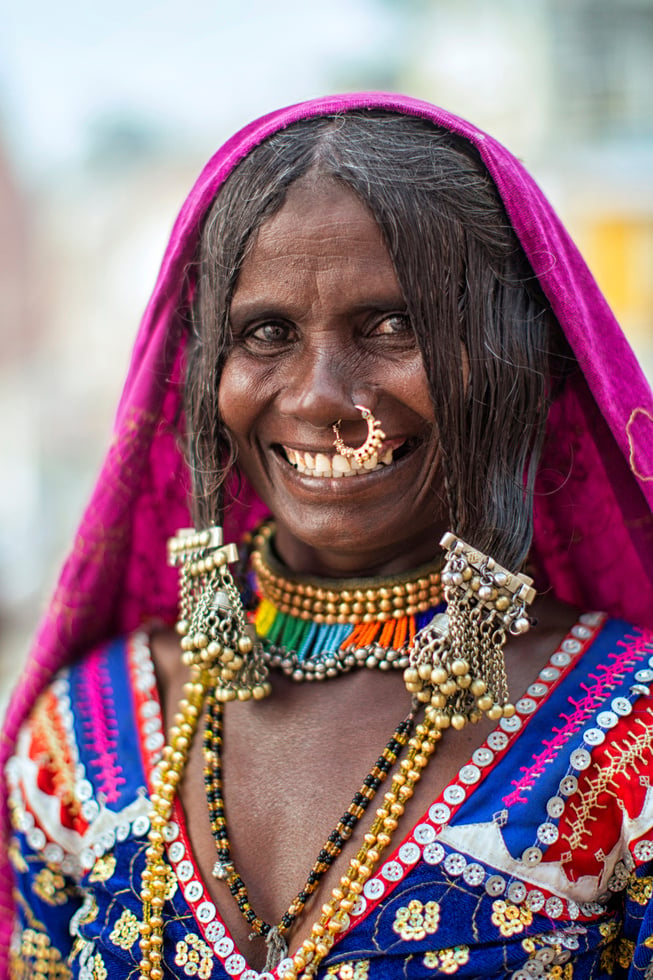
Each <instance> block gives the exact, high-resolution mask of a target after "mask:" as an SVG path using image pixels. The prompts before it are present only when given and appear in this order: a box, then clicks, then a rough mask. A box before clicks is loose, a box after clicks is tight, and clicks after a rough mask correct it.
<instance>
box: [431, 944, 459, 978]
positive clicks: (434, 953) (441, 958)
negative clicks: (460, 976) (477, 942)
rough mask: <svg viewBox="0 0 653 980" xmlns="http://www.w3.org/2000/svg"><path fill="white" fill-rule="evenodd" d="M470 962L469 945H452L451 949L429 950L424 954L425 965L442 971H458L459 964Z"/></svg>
mask: <svg viewBox="0 0 653 980" xmlns="http://www.w3.org/2000/svg"><path fill="white" fill-rule="evenodd" d="M468 962H469V946H452V947H451V948H450V949H433V950H429V952H428V953H426V954H425V956H424V966H428V967H429V969H431V970H439V971H440V972H441V973H457V972H458V967H459V966H464V965H465V963H468Z"/></svg>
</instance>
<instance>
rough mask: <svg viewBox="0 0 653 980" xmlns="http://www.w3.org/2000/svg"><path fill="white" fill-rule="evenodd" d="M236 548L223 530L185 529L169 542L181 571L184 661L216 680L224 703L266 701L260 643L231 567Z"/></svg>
mask: <svg viewBox="0 0 653 980" xmlns="http://www.w3.org/2000/svg"><path fill="white" fill-rule="evenodd" d="M237 559H238V550H237V548H236V546H235V545H234V544H228V545H223V543H222V528H220V527H211V528H207V529H205V530H203V531H196V530H195V529H194V528H185V529H183V530H181V531H178V532H177V534H176V535H175V537H173V538H170V540H169V541H168V561H169V564H171V565H174V566H176V567H178V568H179V572H180V578H179V620H178V622H177V625H176V630H177V633H179V635H180V636H181V648H182V650H183V658H184V663H186V664H188V665H189V666H190V665H192V664H201V665H202V666H204V667H205V668H207V669H208V670H209V671H210V672H211V675H212V676H213V678H214V680H215V684H216V698H217V699H218V700H219V701H233V700H235V699H238V700H239V701H247V700H249V699H250V698H254V699H255V700H260V699H261V698H264V697H266V695H268V694H269V693H270V691H271V687H270V683H269V681H268V671H267V667H266V666H265V663H264V662H263V653H262V650H261V647H260V644H258V642H257V641H256V640H255V639H254V638H253V637H252V636H251V635H250V633H249V630H248V626H247V621H246V618H245V610H244V609H243V605H242V602H241V599H240V594H239V592H238V589H237V588H236V584H235V582H234V580H233V577H232V575H231V572H230V571H229V564H230V563H231V562H234V561H237Z"/></svg>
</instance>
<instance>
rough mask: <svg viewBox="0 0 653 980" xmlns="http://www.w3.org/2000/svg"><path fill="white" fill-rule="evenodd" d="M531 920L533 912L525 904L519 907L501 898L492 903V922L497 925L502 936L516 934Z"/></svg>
mask: <svg viewBox="0 0 653 980" xmlns="http://www.w3.org/2000/svg"><path fill="white" fill-rule="evenodd" d="M532 921H533V913H532V912H531V910H530V909H529V908H527V907H526V906H523V907H522V908H520V907H519V906H518V905H513V904H512V902H504V900H503V899H499V900H498V901H496V902H493V903H492V922H493V923H494V925H495V926H498V928H499V931H500V933H501V935H502V936H506V937H507V936H516V935H517V934H518V933H520V932H523V931H524V926H529V925H530V924H531V922H532Z"/></svg>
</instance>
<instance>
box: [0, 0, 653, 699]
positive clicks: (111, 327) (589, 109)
mask: <svg viewBox="0 0 653 980" xmlns="http://www.w3.org/2000/svg"><path fill="white" fill-rule="evenodd" d="M369 4H370V5H371V6H372V7H373V8H374V12H375V17H376V20H377V21H378V23H379V24H385V28H386V29H385V31H379V39H380V40H379V42H378V47H377V48H374V49H373V50H371V49H369V48H366V49H365V52H364V53H361V52H362V51H363V45H362V44H361V45H359V46H358V47H359V48H360V51H359V52H357V53H354V52H355V51H356V48H357V45H356V44H353V43H352V40H351V38H348V39H347V44H346V50H343V51H338V50H335V49H333V44H332V43H331V47H330V48H329V49H328V50H327V49H325V55H324V61H323V62H322V63H321V64H320V65H319V66H317V69H316V71H317V76H316V77H318V78H319V85H320V89H321V90H324V89H327V88H329V87H330V88H331V89H332V90H340V91H343V90H346V89H351V90H355V89H366V88H389V89H395V90H399V91H407V92H410V93H411V94H414V95H417V96H421V97H423V98H426V99H428V100H429V101H433V102H435V103H438V104H441V105H445V106H446V107H447V108H449V109H451V110H452V111H454V112H458V113H460V114H461V115H463V116H466V117H468V118H470V119H472V120H473V121H474V122H476V123H477V124H479V125H481V126H482V127H484V128H486V129H487V130H488V131H490V132H491V133H493V135H496V136H498V137H499V138H500V139H502V140H503V141H504V142H505V143H506V144H507V145H508V146H509V147H510V148H511V149H512V150H513V152H515V153H516V154H517V155H518V156H520V157H522V158H524V160H525V162H526V164H527V166H528V168H529V169H530V170H531V171H532V172H533V173H534V175H535V176H536V178H537V179H538V180H539V181H540V183H541V184H542V186H543V187H544V189H545V191H546V192H547V193H548V194H549V196H550V198H551V199H552V201H553V203H554V205H555V206H556V208H557V209H558V211H559V212H560V214H561V217H562V218H563V220H564V221H565V223H566V224H567V226H568V227H569V228H570V230H571V231H572V234H573V235H574V237H575V238H576V239H577V241H578V243H579V245H580V246H581V250H582V251H583V252H584V254H585V255H586V258H587V259H588V261H589V265H590V267H591V268H592V270H593V271H594V273H595V275H596V277H597V279H598V281H599V284H600V285H601V286H602V288H603V289H604V291H605V293H606V295H607V297H608V300H609V301H610V303H611V304H612V306H613V308H614V310H615V312H616V313H617V316H618V318H619V319H620V320H621V322H622V323H623V325H624V327H625V329H626V332H627V333H628V334H629V336H630V337H631V340H632V342H633V344H634V346H635V347H636V349H637V351H638V353H639V356H640V358H641V360H642V362H643V364H644V365H645V367H646V369H647V370H648V372H649V374H650V376H651V377H653V185H652V181H651V174H652V173H653V100H652V99H651V95H650V93H651V92H653V0H573V2H569V0H532V2H529V3H528V4H526V3H524V2H523V0H494V2H493V3H492V4H487V3H485V2H484V0H369ZM282 6H283V4H282ZM191 21H192V18H191ZM384 39H385V40H384ZM174 43H175V44H180V43H183V39H182V38H181V37H180V38H177V37H175V38H174ZM266 45H267V48H266V50H268V52H269V54H268V57H269V58H270V59H271V63H270V71H271V73H272V74H271V76H270V77H272V75H273V73H274V70H275V68H276V65H275V64H274V59H275V58H276V53H275V45H274V42H273V39H272V41H270V40H269V39H267V38H266ZM297 50H298V51H299V50H301V45H299V44H298V46H297ZM311 50H314V47H313V48H312V49H311ZM161 64H162V65H163V67H164V69H165V70H166V71H167V70H169V65H168V64H167V62H166V57H165V53H164V52H162V53H161ZM218 70H219V68H216V71H218ZM242 70H243V71H246V70H247V65H245V67H244V68H243V69H242ZM325 78H330V79H331V82H330V84H327V85H325V84H324V79H325ZM238 81H239V80H238V79H235V80H232V82H231V85H232V89H233V91H236V90H237V87H238V85H237V83H238ZM216 85H217V83H216ZM312 94H316V92H315V91H313V90H311V91H308V92H307V91H305V90H304V89H301V88H300V89H299V90H294V89H293V91H292V94H291V95H290V96H289V97H287V98H285V101H288V102H290V101H294V100H297V99H301V98H303V97H304V96H306V95H312ZM268 97H269V96H268V93H267V92H261V93H260V107H259V103H257V108H255V109H254V110H252V112H251V113H250V112H249V110H248V114H251V115H253V114H256V112H257V111H260V112H263V111H266V110H267V109H268V108H270V107H271V106H270V105H269V104H268V103H267V101H266V100H267V98H268ZM206 100H207V102H206V105H207V112H206V118H207V119H208V118H211V119H212V120H213V121H214V123H213V124H212V125H213V130H212V131H211V132H207V131H205V132H203V133H201V134H199V135H198V138H197V139H196V140H195V141H194V142H193V141H191V140H188V139H187V138H185V137H183V136H180V135H179V134H175V132H174V131H167V132H165V133H163V132H161V131H157V130H156V129H154V128H153V124H152V122H151V120H150V118H149V117H147V118H145V117H143V116H139V115H138V114H134V113H131V114H130V113H128V112H125V111H122V112H120V113H118V112H111V113H109V114H107V112H106V102H105V105H104V107H103V109H102V111H99V110H98V113H97V115H96V117H95V118H94V119H92V120H90V121H89V124H88V126H87V128H86V130H85V132H84V134H83V142H84V146H85V153H84V155H83V156H78V157H77V158H76V159H75V160H73V161H71V163H70V165H69V166H67V167H66V168H65V170H52V171H48V172H41V173H40V175H39V179H38V181H37V182H33V183H32V184H31V185H30V187H29V188H26V187H23V188H20V187H19V183H18V180H17V178H16V175H15V173H12V169H11V167H10V166H9V165H8V163H7V161H6V160H4V158H2V157H1V156H0V257H1V261H0V340H1V341H2V354H1V360H0V410H1V411H2V416H1V418H2V421H1V422H0V453H1V455H2V472H3V481H2V485H1V486H0V618H1V621H2V625H3V632H2V633H0V670H1V667H2V663H4V664H5V665H6V666H7V667H8V668H11V669H12V670H13V669H15V668H16V665H17V664H19V662H20V654H21V653H22V650H23V649H24V647H25V646H26V644H27V640H26V639H25V636H26V634H27V633H28V632H31V630H32V629H33V626H34V624H35V622H36V619H37V618H38V611H39V606H40V605H41V604H42V603H43V602H44V596H46V595H47V593H48V591H49V589H50V587H51V584H52V581H53V578H54V575H55V571H56V568H57V565H58V563H59V562H60V560H61V557H62V555H63V552H64V550H65V547H66V545H67V543H69V541H70V538H71V534H72V533H73V530H74V527H75V525H76V522H77V520H78V517H79V514H80V511H81V509H82V507H83V504H84V501H85V499H86V498H87V496H88V494H89V492H90V489H91V486H92V482H93V480H94V478H95V473H96V471H97V466H98V464H99V462H100V460H101V458H102V456H103V454H104V450H105V447H106V445H107V442H108V439H109V434H110V426H111V419H112V415H113V411H114V407H115V405H116V402H117V398H118V394H119V391H120V386H121V381H122V378H123V376H124V374H125V371H126V368H127V358H128V353H129V349H130V347H131V341H132V338H133V336H134V334H135V331H136V328H137V324H138V320H139V317H140V314H141V312H142V309H143V308H144V306H145V303H146V301H147V298H148V295H149V292H150V290H151V288H152V285H153V283H154V279H155V276H156V272H157V268H158V264H159V261H160V259H161V256H162V253H163V248H164V246H165V242H166V239H167V235H168V231H169V229H170V227H171V224H172V221H173V220H174V217H175V214H176V211H177V209H178V207H179V205H180V204H181V202H182V200H183V198H184V196H185V194H186V192H187V190H188V188H189V186H190V184H191V182H192V180H193V178H194V176H195V175H196V173H197V172H198V170H199V168H200V166H201V164H202V163H203V157H204V156H205V153H206V152H207V147H208V149H209V150H210V148H211V147H213V146H216V145H217V144H218V143H219V142H220V141H221V139H222V138H223V137H225V136H226V135H228V133H227V132H216V131H215V120H216V119H218V118H222V119H223V124H224V127H225V129H229V128H231V125H232V120H233V111H232V115H231V116H230V117H229V119H230V121H229V122H228V121H227V116H226V115H225V116H224V117H220V116H219V105H218V106H217V107H216V104H215V102H216V100H215V98H214V96H213V95H212V94H211V92H210V91H208V90H207V92H206ZM161 117H162V118H165V107H163V108H162V110H161ZM200 148H201V149H200ZM17 653H18V656H17ZM6 683H7V682H6V681H5V682H4V683H3V679H2V676H1V673H0V703H1V701H2V697H3V691H2V688H3V686H4V687H5V692H6Z"/></svg>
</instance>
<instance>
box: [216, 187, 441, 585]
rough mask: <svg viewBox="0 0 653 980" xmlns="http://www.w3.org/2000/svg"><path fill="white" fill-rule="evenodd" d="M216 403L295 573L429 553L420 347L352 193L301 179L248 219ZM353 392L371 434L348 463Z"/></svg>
mask: <svg viewBox="0 0 653 980" xmlns="http://www.w3.org/2000/svg"><path fill="white" fill-rule="evenodd" d="M230 321H231V326H232V331H233V346H232V348H231V350H230V352H229V354H228V356H227V359H226V362H225V365H224V368H223V372H222V375H221V379H220V389H219V405H220V415H221V418H222V420H223V422H224V424H225V426H226V427H227V428H228V430H229V431H230V433H231V435H232V438H233V440H234V442H235V444H236V445H237V447H238V466H239V468H240V469H241V470H242V471H243V472H244V474H245V475H246V476H247V478H248V479H249V480H250V482H251V483H252V485H253V486H254V488H255V489H256V491H257V492H258V494H259V495H260V496H261V498H262V499H263V500H264V501H265V503H266V504H267V505H268V506H269V508H270V510H271V511H272V513H273V514H274V516H275V519H276V521H277V547H278V550H279V552H280V555H281V557H282V558H283V559H284V560H285V562H286V563H287V564H288V565H289V566H290V567H291V568H294V569H295V570H297V571H303V572H314V573H321V574H331V575H336V576H337V575H345V574H355V573H360V574H364V573H374V572H377V573H378V572H387V573H391V572H393V571H400V570H404V569H406V568H410V567H412V566H414V565H416V564H419V563H420V562H423V561H428V560H430V559H431V558H432V557H433V556H434V555H435V554H436V553H437V551H438V540H439V535H440V533H441V531H442V530H443V528H444V524H445V523H446V517H445V516H444V515H445V513H446V510H445V507H444V505H443V502H442V499H441V494H440V493H439V492H438V485H439V479H438V474H437V470H438V451H437V444H436V441H435V436H434V417H433V409H432V404H431V399H430V395H429V389H428V383H427V378H426V373H425V371H424V366H423V363H422V356H421V353H420V350H419V347H418V346H417V343H416V340H415V337H414V334H413V331H412V328H411V325H410V322H409V319H408V317H407V315H406V308H405V302H404V299H403V296H402V292H401V289H400V287H399V283H398V282H397V277H396V275H395V271H394V268H393V265H392V262H391V259H390V256H389V254H388V251H387V249H386V247H385V244H384V242H383V238H382V236H381V232H380V230H379V228H378V226H377V224H376V222H375V220H374V218H373V217H372V215H371V213H370V212H369V211H368V209H367V208H366V207H365V206H364V205H363V204H362V203H361V201H360V200H359V199H358V198H357V197H356V195H355V194H354V193H353V192H351V191H350V190H348V189H347V188H346V187H344V186H342V185H340V184H338V183H336V182H335V181H332V180H328V179H325V178H322V179H319V178H318V179H316V180H314V179H312V178H311V176H310V175H309V177H306V178H304V179H302V180H300V181H298V182H297V183H295V184H294V185H293V186H292V187H291V189H290V190H289V192H288V195H287V197H286V201H285V203H284V205H283V207H282V208H281V209H280V210H279V211H278V212H277V214H276V215H274V216H273V217H272V218H271V219H269V220H268V221H266V222H265V223H264V224H263V225H262V226H261V228H260V230H259V232H258V234H257V236H256V238H255V240H254V242H253V245H252V247H251V248H250V249H249V251H248V253H247V255H246V258H245V260H244V262H243V265H242V269H241V272H240V275H239V278H238V283H237V286H236V289H235V292H234V295H233V300H232V303H231V310H230ZM355 405H365V406H366V407H367V408H369V409H370V410H371V411H372V413H373V414H374V415H375V416H376V418H377V419H378V420H379V421H380V423H381V426H382V428H383V431H384V432H385V434H386V439H385V442H384V444H383V446H382V448H381V450H380V455H379V457H377V458H373V459H372V460H370V461H369V462H368V463H367V464H365V465H364V466H362V467H355V468H354V469H352V468H351V464H350V463H349V462H348V461H347V460H345V458H344V457H342V456H340V455H339V454H337V453H336V450H335V446H334V434H333V429H332V427H333V424H334V423H335V422H337V421H338V420H339V419H340V420H342V422H341V426H340V430H341V435H342V439H343V441H344V442H345V443H346V444H348V445H351V446H355V447H357V446H360V445H361V444H362V443H363V442H364V440H365V437H366V435H367V424H366V422H365V421H364V420H363V419H362V417H361V414H360V412H359V411H358V410H357V409H356V408H355Z"/></svg>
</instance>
